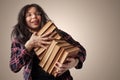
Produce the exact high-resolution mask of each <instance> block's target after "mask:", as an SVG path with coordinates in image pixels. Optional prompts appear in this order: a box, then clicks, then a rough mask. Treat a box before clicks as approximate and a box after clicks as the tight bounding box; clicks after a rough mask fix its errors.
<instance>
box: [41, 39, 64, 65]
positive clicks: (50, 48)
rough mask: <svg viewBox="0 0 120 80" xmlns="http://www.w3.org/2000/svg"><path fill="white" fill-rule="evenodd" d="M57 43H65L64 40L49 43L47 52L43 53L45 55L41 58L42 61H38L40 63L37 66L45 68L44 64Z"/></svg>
mask: <svg viewBox="0 0 120 80" xmlns="http://www.w3.org/2000/svg"><path fill="white" fill-rule="evenodd" d="M58 42H59V43H60V42H61V43H62V42H65V41H64V40H53V41H52V42H51V44H50V46H49V48H48V49H47V52H46V53H45V55H44V56H43V59H42V60H41V61H40V63H39V65H40V66H41V67H44V66H45V64H46V62H47V60H48V58H49V56H50V55H51V52H52V50H53V49H54V47H55V45H56V44H57V43H58Z"/></svg>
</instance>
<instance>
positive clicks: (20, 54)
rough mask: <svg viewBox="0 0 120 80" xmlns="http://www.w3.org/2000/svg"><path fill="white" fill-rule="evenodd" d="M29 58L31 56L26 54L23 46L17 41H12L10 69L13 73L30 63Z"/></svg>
mask: <svg viewBox="0 0 120 80" xmlns="http://www.w3.org/2000/svg"><path fill="white" fill-rule="evenodd" d="M31 57H32V55H31V54H30V53H28V51H27V50H26V48H25V47H24V45H23V44H21V43H20V42H18V41H17V40H14V41H12V44H11V56H10V68H11V70H12V71H13V72H18V71H20V70H21V68H22V67H23V66H24V65H25V64H27V63H28V62H29V61H30V59H31Z"/></svg>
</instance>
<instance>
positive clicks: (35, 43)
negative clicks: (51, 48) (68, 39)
mask: <svg viewBox="0 0 120 80" xmlns="http://www.w3.org/2000/svg"><path fill="white" fill-rule="evenodd" d="M51 33H52V32H49V33H45V34H43V35H41V36H40V35H39V36H38V35H37V33H36V32H34V33H33V34H32V36H31V37H30V39H29V40H28V41H27V42H26V44H25V47H26V48H27V50H28V51H30V50H31V49H32V48H35V47H43V48H47V45H49V44H50V43H51V41H52V40H53V38H52V37H50V36H49V35H50V34H51Z"/></svg>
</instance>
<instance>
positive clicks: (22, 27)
mask: <svg viewBox="0 0 120 80" xmlns="http://www.w3.org/2000/svg"><path fill="white" fill-rule="evenodd" d="M31 7H35V8H36V9H37V11H38V12H40V13H41V19H42V20H41V24H40V25H39V27H40V28H41V27H42V26H43V25H44V24H45V23H46V22H47V21H48V20H50V19H49V17H48V16H47V14H46V13H45V11H44V10H43V9H42V8H41V7H40V6H39V5H37V4H28V5H26V6H24V7H23V8H22V9H21V10H20V12H19V15H18V22H17V24H16V25H15V26H14V28H13V31H12V33H11V39H14V38H15V39H17V40H18V41H20V42H21V43H23V44H24V43H25V42H26V41H27V40H28V39H29V38H30V36H31V34H32V33H31V32H30V31H29V30H28V26H27V24H26V21H25V15H26V13H27V11H28V9H29V8H31Z"/></svg>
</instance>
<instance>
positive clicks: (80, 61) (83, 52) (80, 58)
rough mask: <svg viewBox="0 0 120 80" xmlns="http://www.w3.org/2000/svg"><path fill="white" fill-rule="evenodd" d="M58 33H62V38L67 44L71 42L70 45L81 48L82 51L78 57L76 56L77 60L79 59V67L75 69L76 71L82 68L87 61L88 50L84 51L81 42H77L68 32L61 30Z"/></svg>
mask: <svg viewBox="0 0 120 80" xmlns="http://www.w3.org/2000/svg"><path fill="white" fill-rule="evenodd" d="M58 32H59V33H60V35H61V36H62V38H63V39H65V40H66V41H67V42H69V43H70V44H72V45H74V46H77V47H79V48H80V51H79V53H78V55H77V56H76V59H78V64H77V66H76V67H75V68H76V69H80V68H82V65H83V62H84V61H85V58H86V50H85V49H84V47H83V46H82V45H81V44H80V43H79V42H77V41H75V40H74V39H73V38H72V37H71V36H70V35H69V34H67V33H66V32H64V31H62V30H59V31H58Z"/></svg>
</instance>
